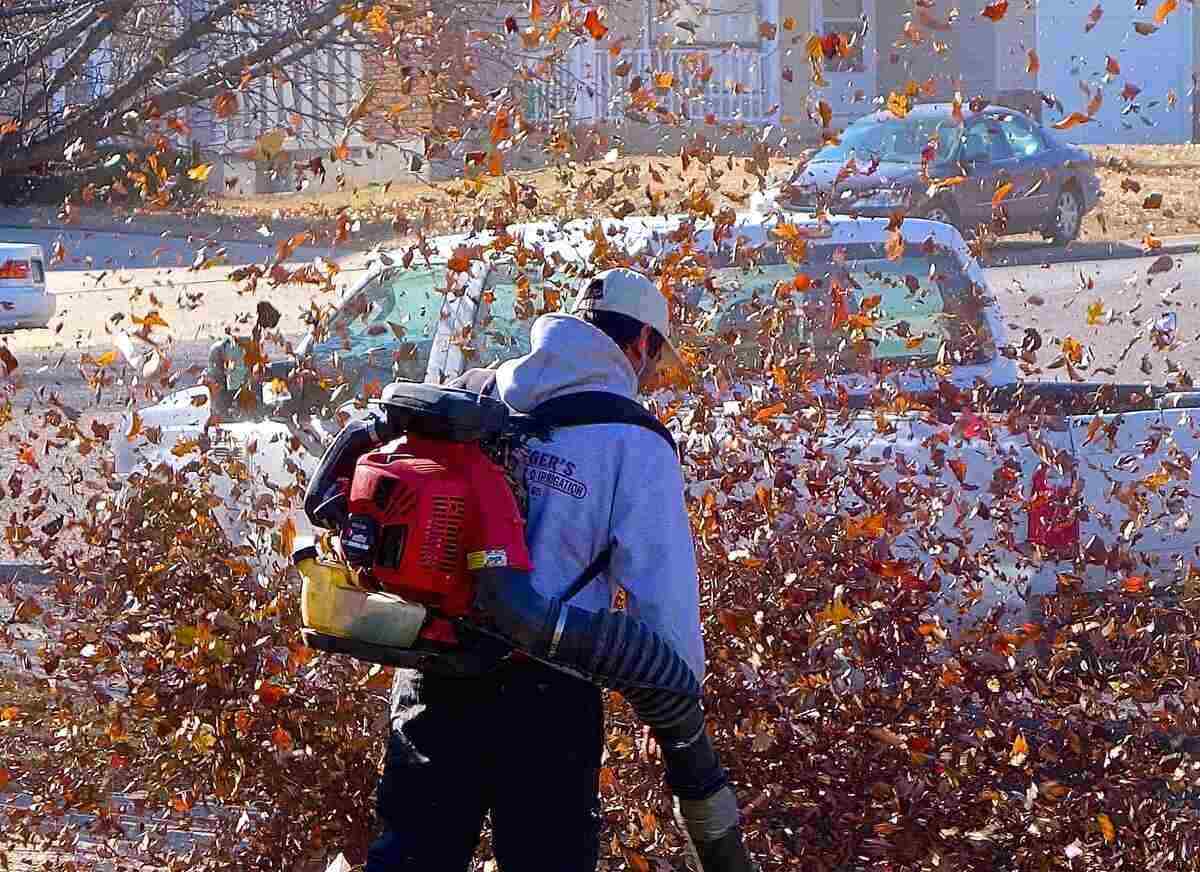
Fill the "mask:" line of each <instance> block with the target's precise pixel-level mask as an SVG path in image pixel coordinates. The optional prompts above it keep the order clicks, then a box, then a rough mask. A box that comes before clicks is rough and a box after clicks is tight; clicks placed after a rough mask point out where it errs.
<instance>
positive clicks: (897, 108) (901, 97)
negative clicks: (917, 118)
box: [887, 91, 910, 118]
mask: <svg viewBox="0 0 1200 872" xmlns="http://www.w3.org/2000/svg"><path fill="white" fill-rule="evenodd" d="M909 105H910V102H909V98H908V95H906V94H897V93H896V92H895V91H892V92H891V93H890V94H888V98H887V108H888V111H889V112H891V113H892V114H893V115H895V116H896V117H897V118H904V117H905V116H906V115H908V109H909Z"/></svg>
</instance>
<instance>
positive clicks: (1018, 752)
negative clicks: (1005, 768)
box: [1008, 733, 1029, 766]
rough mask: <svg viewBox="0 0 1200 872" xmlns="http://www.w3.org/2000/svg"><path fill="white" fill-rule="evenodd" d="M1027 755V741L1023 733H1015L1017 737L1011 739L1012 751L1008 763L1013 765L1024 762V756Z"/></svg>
mask: <svg viewBox="0 0 1200 872" xmlns="http://www.w3.org/2000/svg"><path fill="white" fill-rule="evenodd" d="M1028 755H1029V743H1028V742H1026V741H1025V734H1024V733H1017V737H1016V738H1015V739H1013V743H1012V753H1011V754H1010V755H1009V761H1008V762H1009V763H1011V764H1012V765H1013V766H1020V765H1021V764H1022V763H1024V762H1025V758H1026V757H1027V756H1028Z"/></svg>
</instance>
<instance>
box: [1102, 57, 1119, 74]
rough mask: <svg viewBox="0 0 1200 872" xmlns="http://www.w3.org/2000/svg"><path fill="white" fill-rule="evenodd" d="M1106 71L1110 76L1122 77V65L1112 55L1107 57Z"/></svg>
mask: <svg viewBox="0 0 1200 872" xmlns="http://www.w3.org/2000/svg"><path fill="white" fill-rule="evenodd" d="M1104 71H1105V72H1106V73H1108V74H1109V75H1110V76H1119V75H1121V64H1120V63H1118V62H1117V59H1116V58H1115V57H1113V56H1112V55H1105V58H1104Z"/></svg>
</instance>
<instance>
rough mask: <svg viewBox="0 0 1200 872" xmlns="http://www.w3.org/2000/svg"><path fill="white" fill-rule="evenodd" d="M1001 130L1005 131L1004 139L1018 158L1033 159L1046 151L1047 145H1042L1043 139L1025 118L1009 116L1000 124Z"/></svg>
mask: <svg viewBox="0 0 1200 872" xmlns="http://www.w3.org/2000/svg"><path fill="white" fill-rule="evenodd" d="M1000 129H1001V130H1003V131H1004V139H1005V141H1006V142H1007V143H1008V147H1009V148H1010V149H1011V150H1012V153H1013V154H1014V155H1015V156H1016V157H1018V158H1021V157H1033V156H1034V155H1036V154H1039V153H1041V152H1042V151H1044V150H1045V145H1044V144H1043V143H1042V138H1041V137H1040V136H1038V132H1037V131H1036V130H1034V129H1033V127H1031V126H1030V125H1029V124H1027V123H1026V122H1025V119H1023V118H1018V117H1016V116H1015V115H1012V116H1009V117H1008V118H1006V119H1004V120H1003V121H1001V122H1000Z"/></svg>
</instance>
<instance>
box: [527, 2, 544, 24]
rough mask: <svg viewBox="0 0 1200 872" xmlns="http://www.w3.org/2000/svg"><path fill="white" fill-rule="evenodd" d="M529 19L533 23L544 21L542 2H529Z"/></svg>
mask: <svg viewBox="0 0 1200 872" xmlns="http://www.w3.org/2000/svg"><path fill="white" fill-rule="evenodd" d="M529 18H530V20H531V21H541V20H542V2H541V0H529Z"/></svg>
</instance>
